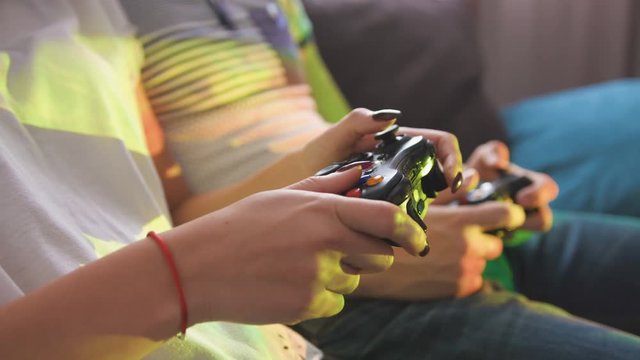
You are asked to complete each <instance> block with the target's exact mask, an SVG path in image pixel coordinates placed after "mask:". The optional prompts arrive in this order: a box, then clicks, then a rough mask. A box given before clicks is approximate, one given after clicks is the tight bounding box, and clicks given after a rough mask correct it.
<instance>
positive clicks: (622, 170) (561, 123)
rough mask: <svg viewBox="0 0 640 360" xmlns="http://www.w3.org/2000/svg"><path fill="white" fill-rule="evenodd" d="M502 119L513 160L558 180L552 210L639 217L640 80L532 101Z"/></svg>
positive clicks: (575, 90)
mask: <svg viewBox="0 0 640 360" xmlns="http://www.w3.org/2000/svg"><path fill="white" fill-rule="evenodd" d="M504 117H505V125H506V128H507V131H508V137H509V142H510V144H511V152H512V159H513V161H514V162H515V163H517V164H520V165H522V166H524V167H527V168H530V169H534V170H538V171H542V172H545V173H548V174H550V175H551V176H553V178H554V179H555V180H556V181H557V182H558V183H559V185H560V195H559V197H558V199H557V200H556V201H555V202H553V203H552V206H553V207H555V208H558V209H567V210H580V211H594V212H603V213H610V214H622V215H632V216H640V79H628V80H620V81H613V82H607V83H602V84H597V85H593V86H588V87H584V88H580V89H574V90H569V91H563V92H559V93H555V94H551V95H548V96H542V97H537V98H533V99H530V100H526V101H523V102H520V103H517V104H515V105H513V106H511V107H509V108H507V109H506V110H505V111H504Z"/></svg>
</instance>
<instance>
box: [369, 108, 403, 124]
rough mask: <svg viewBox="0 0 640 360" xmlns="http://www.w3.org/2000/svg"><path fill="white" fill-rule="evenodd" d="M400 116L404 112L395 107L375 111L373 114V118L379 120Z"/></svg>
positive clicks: (388, 119)
mask: <svg viewBox="0 0 640 360" xmlns="http://www.w3.org/2000/svg"><path fill="white" fill-rule="evenodd" d="M400 116H402V112H401V111H399V110H394V109H382V110H378V111H374V112H373V114H371V117H372V118H373V120H377V121H390V120H393V119H397V118H399V117H400Z"/></svg>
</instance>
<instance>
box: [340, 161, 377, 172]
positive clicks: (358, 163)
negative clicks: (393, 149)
mask: <svg viewBox="0 0 640 360" xmlns="http://www.w3.org/2000/svg"><path fill="white" fill-rule="evenodd" d="M356 166H361V167H362V170H366V169H369V168H371V167H372V166H373V162H371V161H366V160H365V161H356V162H352V163H351V164H346V165H345V166H343V167H341V168H340V169H338V172H343V171H347V170H349V169H351V168H354V167H356Z"/></svg>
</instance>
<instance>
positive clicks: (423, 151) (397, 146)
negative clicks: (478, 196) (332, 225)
mask: <svg viewBox="0 0 640 360" xmlns="http://www.w3.org/2000/svg"><path fill="white" fill-rule="evenodd" d="M394 115H396V116H397V115H399V112H398V113H396V114H394ZM397 131H398V125H395V124H394V125H392V126H390V127H388V128H387V129H385V130H383V131H381V132H379V133H377V134H376V135H375V139H376V140H380V141H381V142H380V143H379V144H378V145H377V147H376V148H375V150H374V151H372V152H365V153H359V154H355V155H354V156H352V157H351V158H349V159H347V160H345V161H341V162H336V163H333V164H331V165H329V166H327V167H325V168H324V169H322V170H320V171H319V172H318V173H316V175H328V174H330V173H333V172H335V171H344V170H347V169H350V168H352V167H355V166H361V167H362V175H361V177H360V181H359V182H358V184H357V185H356V186H355V187H354V188H353V189H351V190H349V191H347V192H346V193H345V194H344V195H346V196H350V197H360V198H366V199H373V200H384V201H388V202H391V203H393V204H396V205H399V206H400V207H401V208H403V209H404V210H405V211H406V213H407V214H408V215H409V216H410V217H411V218H412V219H413V220H414V221H415V222H417V223H418V224H419V225H420V227H422V229H424V230H425V231H426V229H427V226H426V225H425V223H424V221H423V220H422V219H424V216H425V214H426V212H427V207H428V204H429V202H430V201H431V200H432V199H434V198H435V197H436V194H437V192H438V191H442V190H444V189H446V188H447V187H448V186H447V182H446V180H445V178H444V174H443V173H442V170H441V169H440V165H439V164H438V162H437V159H436V149H435V146H434V145H433V143H431V142H430V141H429V140H426V139H424V138H423V137H421V136H414V137H409V136H403V135H397ZM392 245H395V244H392ZM426 249H428V246H427V248H426ZM427 251H428V250H427ZM424 255H426V251H425V254H424Z"/></svg>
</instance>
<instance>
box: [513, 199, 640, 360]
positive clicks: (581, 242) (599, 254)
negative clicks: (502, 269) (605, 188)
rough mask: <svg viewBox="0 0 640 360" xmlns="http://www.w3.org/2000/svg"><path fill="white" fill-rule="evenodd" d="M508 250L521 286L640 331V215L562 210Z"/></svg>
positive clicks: (591, 316)
mask: <svg viewBox="0 0 640 360" xmlns="http://www.w3.org/2000/svg"><path fill="white" fill-rule="evenodd" d="M506 253H507V257H508V259H509V261H510V263H511V265H512V269H513V273H514V280H515V285H516V289H517V290H518V292H520V293H522V294H524V295H526V296H527V297H529V298H530V299H533V300H538V301H544V302H547V303H551V304H554V305H556V306H559V307H561V308H563V309H565V310H567V311H569V312H571V313H572V314H575V315H577V316H580V317H584V318H587V319H590V320H593V321H597V322H600V323H603V324H607V325H610V326H614V327H616V328H619V329H622V330H625V331H628V332H631V333H634V334H636V335H640V219H638V218H624V217H619V216H610V215H602V214H584V213H567V212H559V213H558V214H557V215H556V221H555V224H554V226H553V228H552V230H551V231H550V232H549V233H547V234H544V235H542V236H538V237H535V238H534V239H532V240H530V241H529V242H527V243H525V244H523V245H522V246H520V247H517V248H513V249H508V250H507V251H506ZM638 358H640V355H639V357H638Z"/></svg>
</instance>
